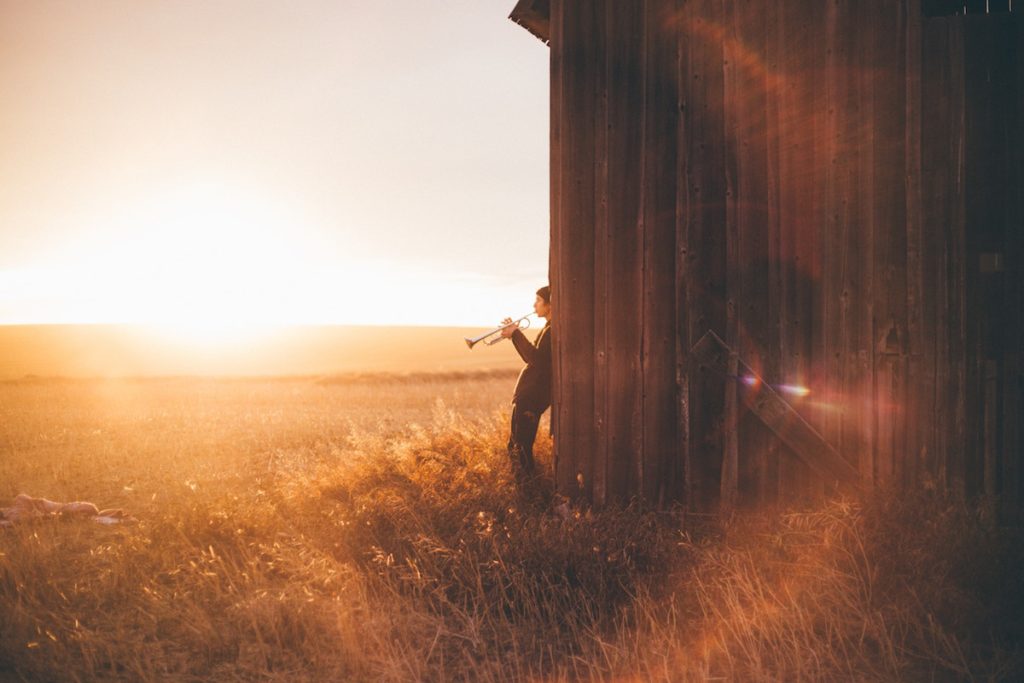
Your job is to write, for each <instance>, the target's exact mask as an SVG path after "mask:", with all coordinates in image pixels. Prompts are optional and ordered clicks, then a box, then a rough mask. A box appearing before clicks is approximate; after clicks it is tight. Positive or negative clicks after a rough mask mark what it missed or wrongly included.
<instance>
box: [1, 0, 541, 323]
mask: <svg viewBox="0 0 1024 683" xmlns="http://www.w3.org/2000/svg"><path fill="white" fill-rule="evenodd" d="M514 4H515V2H514V0H444V1H433V2H428V1H426V0H374V1H373V2H365V1H359V2H356V1H354V0H352V1H350V0H330V1H328V0H324V1H319V0H289V2H269V1H265V0H257V1H254V0H244V1H243V0H145V1H142V2H140V1H138V0H123V1H112V0H74V1H70V2H57V1H53V0H0V324H24V323H101V322H111V323H112V322H117V323H147V324H148V323H155V324H172V325H185V326H187V325H197V326H203V325H207V326H215V325H225V324H239V325H243V324H299V323H301V324H380V325H493V324H496V323H497V322H498V321H499V320H500V319H501V318H503V317H505V316H506V315H509V316H512V317H519V315H522V314H525V313H527V312H529V311H530V310H531V305H532V302H533V293H534V290H536V289H537V288H538V287H539V286H541V285H543V284H546V282H547V262H548V90H547V88H548V50H547V48H546V47H545V46H544V45H543V44H542V43H541V42H540V41H538V40H537V39H536V38H534V37H533V36H531V35H530V34H529V33H528V32H527V31H525V30H524V29H522V28H520V27H519V26H517V25H515V24H514V23H513V22H511V21H510V20H509V19H508V18H507V16H508V13H509V12H510V11H511V9H512V7H513V6H514Z"/></svg>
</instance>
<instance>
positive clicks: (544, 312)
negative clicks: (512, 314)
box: [533, 294, 551, 319]
mask: <svg viewBox="0 0 1024 683" xmlns="http://www.w3.org/2000/svg"><path fill="white" fill-rule="evenodd" d="M533 312H534V313H536V314H537V315H539V316H540V317H541V318H544V319H548V318H550V317H551V304H549V303H548V302H546V301H544V299H542V298H541V297H540V294H538V295H537V298H536V299H534V300H533Z"/></svg>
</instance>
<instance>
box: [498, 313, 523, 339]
mask: <svg viewBox="0 0 1024 683" xmlns="http://www.w3.org/2000/svg"><path fill="white" fill-rule="evenodd" d="M501 324H502V325H504V326H505V327H503V328H501V336H502V337H504V338H505V339H508V338H510V337H511V336H512V335H513V334H515V332H516V330H518V329H519V325H516V324H515V323H514V322H513V321H512V318H505V319H504V320H502V321H501Z"/></svg>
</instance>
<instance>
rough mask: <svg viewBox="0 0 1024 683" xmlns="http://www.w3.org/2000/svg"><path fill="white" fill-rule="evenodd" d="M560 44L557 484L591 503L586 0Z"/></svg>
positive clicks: (590, 18)
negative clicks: (559, 404)
mask: <svg viewBox="0 0 1024 683" xmlns="http://www.w3.org/2000/svg"><path fill="white" fill-rule="evenodd" d="M558 14H559V16H558V17H557V23H558V24H560V26H559V33H560V36H559V37H560V38H561V43H562V46H561V47H562V49H561V58H560V59H561V78H562V79H563V80H562V82H561V89H562V93H563V95H562V102H561V110H560V116H561V120H562V124H561V130H562V140H561V148H562V157H561V160H560V161H561V163H562V164H563V169H564V173H563V175H562V179H561V186H560V191H561V199H560V206H559V209H560V226H559V228H560V232H561V234H560V239H559V248H560V249H559V254H558V265H559V273H560V277H559V278H558V280H559V289H560V290H561V291H559V293H558V296H559V302H560V303H559V310H558V311H557V313H556V315H558V319H559V321H560V322H561V330H560V349H559V354H560V356H561V357H560V361H561V371H560V376H559V379H560V381H561V391H560V397H559V398H560V400H561V401H562V402H563V404H564V406H565V409H564V410H559V418H560V419H559V425H558V430H559V433H560V436H559V437H558V439H559V446H560V454H559V467H558V473H557V474H558V486H559V489H560V490H561V491H563V492H564V493H566V494H567V495H572V496H574V497H579V498H582V499H584V500H589V499H590V494H591V490H592V489H591V487H592V484H593V482H592V479H591V475H592V463H593V416H594V382H593V378H594V374H593V365H594V362H593V361H594V352H593V348H594V347H593V339H594V318H593V312H594V218H595V216H594V206H595V204H594V196H595V174H594V171H595V166H594V135H595V125H596V119H595V117H594V110H595V100H596V97H597V92H596V79H595V75H594V73H593V70H592V69H591V68H590V65H591V64H593V60H594V49H593V43H592V42H591V35H592V34H593V32H594V31H595V30H596V29H597V13H596V10H595V7H594V5H593V4H591V3H571V4H569V3H563V4H560V5H559V13H558Z"/></svg>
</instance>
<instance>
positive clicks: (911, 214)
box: [903, 0, 936, 488]
mask: <svg viewBox="0 0 1024 683" xmlns="http://www.w3.org/2000/svg"><path fill="white" fill-rule="evenodd" d="M903 11H904V12H905V19H904V26H905V31H906V36H907V38H906V51H905V57H904V63H905V65H906V66H905V73H906V77H905V79H904V90H905V95H904V103H905V104H904V111H905V113H904V121H905V125H904V135H903V145H904V147H905V149H906V161H905V163H906V170H905V172H904V177H905V178H906V191H905V205H906V208H905V214H906V225H907V352H908V380H909V382H908V390H907V391H906V392H905V396H906V400H907V402H908V405H907V413H906V415H907V424H906V457H907V458H908V473H909V482H911V483H912V484H913V485H914V487H916V488H920V486H921V485H922V483H924V481H926V480H929V479H930V478H931V475H930V474H929V472H930V471H931V470H932V469H933V468H932V465H931V459H932V451H933V450H934V441H933V439H932V438H931V437H932V429H933V428H934V427H933V422H932V420H933V417H934V415H933V414H934V408H935V392H936V385H935V333H934V329H929V328H928V326H927V325H926V323H925V319H926V317H927V313H926V311H927V310H928V309H929V308H930V306H929V305H928V304H927V303H926V302H925V297H926V293H925V292H926V289H925V282H926V272H927V265H926V263H925V253H926V249H927V242H926V241H925V238H924V232H923V230H922V225H921V219H922V207H921V112H922V108H921V22H922V19H921V16H922V15H921V4H920V0H907V2H906V3H905V5H903ZM910 383H913V387H914V388H913V391H910V390H909V386H910Z"/></svg>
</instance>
